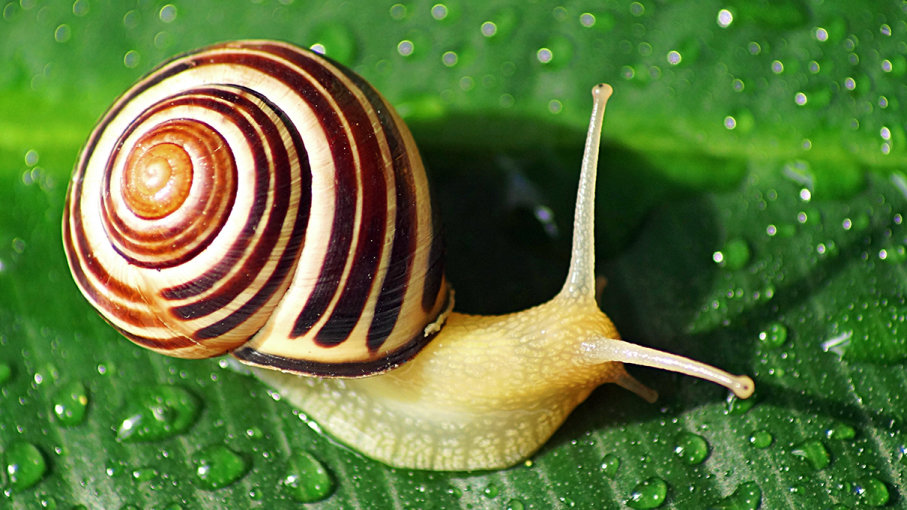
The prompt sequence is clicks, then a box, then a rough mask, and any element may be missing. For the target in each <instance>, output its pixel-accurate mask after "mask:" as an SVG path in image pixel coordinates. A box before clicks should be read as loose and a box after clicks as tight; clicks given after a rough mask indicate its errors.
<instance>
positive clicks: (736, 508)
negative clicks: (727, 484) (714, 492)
mask: <svg viewBox="0 0 907 510" xmlns="http://www.w3.org/2000/svg"><path fill="white" fill-rule="evenodd" d="M761 503H762V489H761V488H759V486H758V485H756V482H743V483H741V484H740V485H738V486H737V489H735V490H734V492H733V493H732V494H731V495H730V496H728V497H726V498H724V499H722V500H721V501H719V502H718V504H717V505H715V506H714V508H716V509H718V510H756V509H757V508H759V505H760V504H761Z"/></svg>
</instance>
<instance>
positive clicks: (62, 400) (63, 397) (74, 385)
mask: <svg viewBox="0 0 907 510" xmlns="http://www.w3.org/2000/svg"><path fill="white" fill-rule="evenodd" d="M51 403H52V404H53V410H54V416H55V417H56V418H57V421H59V422H60V423H61V424H63V425H65V426H67V427H72V426H75V425H78V424H80V423H82V421H83V420H84V419H85V410H86V409H87V408H88V390H86V389H85V385H84V384H82V383H81V382H79V381H72V382H70V383H68V384H65V385H63V386H62V387H61V388H60V389H59V390H57V392H56V394H55V395H54V397H53V399H52V400H51Z"/></svg>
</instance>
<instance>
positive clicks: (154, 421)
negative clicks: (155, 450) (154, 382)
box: [117, 385, 200, 442]
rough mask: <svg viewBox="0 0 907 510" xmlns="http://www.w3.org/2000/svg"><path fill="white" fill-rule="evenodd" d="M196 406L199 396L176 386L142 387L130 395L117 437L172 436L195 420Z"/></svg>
mask: <svg viewBox="0 0 907 510" xmlns="http://www.w3.org/2000/svg"><path fill="white" fill-rule="evenodd" d="M199 409H200V404H199V401H198V399H197V398H196V397H195V396H194V395H193V394H191V393H189V391H187V390H185V389H183V388H181V387H179V386H168V385H160V386H154V387H151V388H142V389H140V390H139V391H137V392H136V394H135V395H134V396H133V398H131V399H129V403H128V405H127V408H126V411H125V415H126V418H124V419H123V420H122V421H121V423H120V426H119V428H118V429H117V439H118V440H119V441H124V442H135V441H156V440H159V439H166V438H169V437H173V436H175V435H177V434H181V433H183V432H185V431H186V430H188V429H189V427H191V426H192V424H193V423H195V419H196V418H197V417H198V413H199Z"/></svg>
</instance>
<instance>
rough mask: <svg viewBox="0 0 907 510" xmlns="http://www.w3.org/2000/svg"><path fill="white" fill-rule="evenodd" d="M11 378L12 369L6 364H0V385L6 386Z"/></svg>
mask: <svg viewBox="0 0 907 510" xmlns="http://www.w3.org/2000/svg"><path fill="white" fill-rule="evenodd" d="M12 377H13V367H11V366H10V365H9V364H8V363H3V362H0V384H6V382H7V381H9V380H10V379H11V378H12Z"/></svg>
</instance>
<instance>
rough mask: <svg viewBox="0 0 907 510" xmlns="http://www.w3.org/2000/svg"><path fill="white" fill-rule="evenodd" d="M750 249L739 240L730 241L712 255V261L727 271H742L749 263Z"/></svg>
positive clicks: (744, 242) (745, 243)
mask: <svg viewBox="0 0 907 510" xmlns="http://www.w3.org/2000/svg"><path fill="white" fill-rule="evenodd" d="M750 255H751V253H750V247H749V244H747V242H746V241H744V240H743V239H740V238H735V239H730V240H729V241H727V242H726V243H725V244H724V247H723V248H722V249H721V250H719V251H716V252H714V253H712V260H713V261H714V262H715V263H716V264H718V265H719V266H721V267H727V268H728V269H733V270H737V269H743V267H745V266H746V265H747V263H749V261H750Z"/></svg>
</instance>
